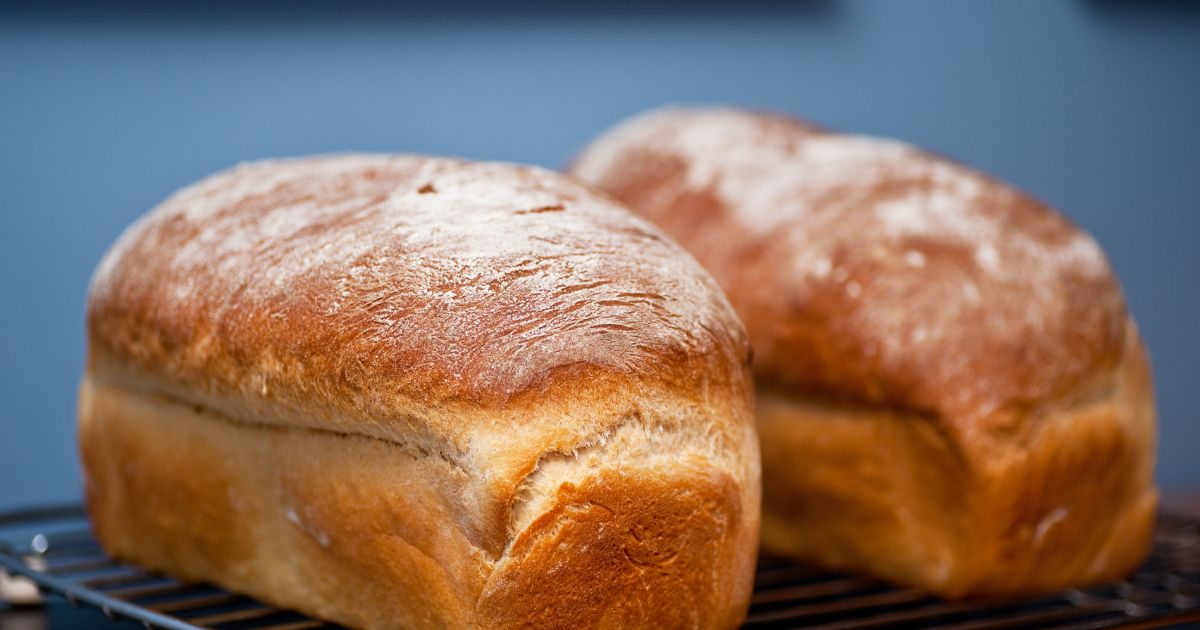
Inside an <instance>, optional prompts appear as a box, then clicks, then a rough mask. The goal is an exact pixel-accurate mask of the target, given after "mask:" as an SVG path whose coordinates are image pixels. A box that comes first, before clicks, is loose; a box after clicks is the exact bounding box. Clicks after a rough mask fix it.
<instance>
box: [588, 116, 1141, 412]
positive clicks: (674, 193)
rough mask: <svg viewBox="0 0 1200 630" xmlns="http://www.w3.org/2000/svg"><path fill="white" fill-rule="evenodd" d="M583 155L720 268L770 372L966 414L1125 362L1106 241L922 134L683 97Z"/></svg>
mask: <svg viewBox="0 0 1200 630" xmlns="http://www.w3.org/2000/svg"><path fill="white" fill-rule="evenodd" d="M571 170H572V172H573V173H574V174H575V175H577V176H579V177H581V178H583V179H585V180H587V181H590V182H592V183H594V184H596V185H598V186H599V187H600V188H601V189H602V190H604V191H606V192H608V193H610V194H612V195H613V196H615V197H616V198H617V199H618V200H620V201H623V202H625V203H626V204H627V205H629V206H630V208H632V209H633V210H635V211H637V212H639V213H641V214H642V215H643V216H646V217H647V218H649V219H650V220H651V221H653V222H655V223H656V224H658V225H659V226H660V227H662V228H664V229H665V230H666V231H667V233H669V234H671V235H672V236H674V237H675V238H677V239H678V240H679V241H680V243H682V244H683V245H684V246H685V247H686V248H688V249H689V250H690V251H691V252H693V253H694V254H695V255H696V256H697V257H698V258H699V259H700V261H701V262H702V263H703V264H704V265H705V266H706V267H707V268H708V269H709V271H711V272H712V273H713V275H714V276H715V277H716V278H717V280H718V282H720V283H721V285H722V286H723V287H724V288H725V290H726V292H727V294H728V295H729V298H730V301H731V302H732V303H733V305H734V307H735V309H736V310H737V311H738V313H739V315H740V316H741V317H742V320H743V322H744V323H745V324H746V328H747V330H748V331H749V333H750V338H751V341H752V342H753V345H754V350H755V370H756V372H757V375H758V376H759V379H760V384H761V385H766V386H767V387H778V388H781V389H782V390H784V391H787V392H793V393H798V394H801V395H806V396H817V397H822V398H824V397H829V398H835V399H840V400H849V401H861V402H864V403H867V404H883V405H889V406H895V407H902V408H905V409H911V410H915V411H917V412H919V413H922V414H931V415H936V416H939V417H942V418H945V419H948V420H950V421H951V422H957V423H961V425H962V427H963V428H965V429H968V430H969V429H970V427H971V426H973V423H978V422H979V421H980V420H981V419H984V418H992V419H1002V418H1004V417H1006V416H1008V417H1019V416H1020V411H1022V410H1026V409H1028V408H1029V407H1030V406H1031V405H1037V404H1039V403H1040V402H1043V401H1046V400H1048V399H1054V398H1055V397H1058V396H1072V395H1076V394H1077V393H1078V392H1079V391H1080V388H1081V387H1082V388H1083V389H1087V388H1088V386H1089V385H1090V384H1091V383H1092V379H1094V378H1096V377H1097V375H1101V376H1102V375H1105V374H1108V373H1111V372H1112V368H1114V367H1115V365H1116V364H1117V362H1118V361H1119V360H1120V356H1121V353H1122V347H1123V341H1124V335H1125V334H1126V332H1125V331H1126V322H1127V319H1128V316H1127V314H1126V310H1125V305H1124V300H1123V297H1122V295H1121V291H1120V288H1119V286H1118V284H1117V282H1116V280H1115V279H1114V276H1113V273H1112V270H1111V269H1110V267H1109V264H1108V263H1107V261H1106V260H1105V257H1104V255H1103V253H1102V252H1101V251H1100V248H1099V247H1098V246H1097V244H1096V242H1095V241H1094V240H1093V239H1092V238H1091V237H1089V236H1088V235H1087V234H1085V233H1084V232H1082V231H1081V230H1080V229H1078V228H1077V227H1075V226H1074V225H1073V224H1072V223H1071V222H1070V221H1069V220H1067V219H1066V218H1064V217H1063V216H1062V215H1060V214H1058V213H1057V212H1055V211H1053V210H1051V209H1050V208H1048V207H1046V206H1045V205H1043V204H1041V203H1039V202H1038V201H1036V200H1034V199H1032V198H1030V197H1029V196H1027V195H1025V194H1023V193H1021V192H1019V191H1017V190H1015V189H1014V188H1012V187H1010V186H1008V185H1005V184H1004V183H1002V182H999V181H997V180H995V179H992V178H990V177H988V176H985V175H983V174H981V173H979V172H977V171H974V170H972V169H970V168H967V167H965V166H962V165H960V164H957V163H955V162H952V161H950V160H947V159H943V158H941V157H937V156H935V155H932V154H930V153H927V152H924V151H921V150H918V149H916V148H914V147H912V146H909V145H906V144H903V143H900V142H896V141H892V140H884V139H877V138H869V137H862V136H850V135H843V134H837V133H832V132H829V131H825V130H823V129H820V128H818V127H815V126H813V125H810V124H807V123H804V122H800V121H797V120H794V119H790V118H786V117H783V116H777V115H769V114H761V113H753V112H748V111H742V110H737V109H725V108H696V109H687V108H683V109H680V108H671V109H664V110H659V111H654V112H651V113H648V114H644V115H641V116H638V117H635V118H633V119H631V120H629V121H627V122H625V123H623V124H621V125H619V126H618V127H616V128H615V129H613V130H611V131H610V132H608V133H606V134H605V135H603V136H601V137H600V138H599V139H597V140H596V141H595V142H594V143H593V144H592V145H591V146H589V147H588V148H587V149H586V150H585V151H584V152H583V153H582V154H581V155H580V156H578V158H577V160H576V161H575V163H574V165H573V167H572V169H571ZM1009 412H1011V413H1009Z"/></svg>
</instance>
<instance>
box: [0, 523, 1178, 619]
mask: <svg viewBox="0 0 1200 630" xmlns="http://www.w3.org/2000/svg"><path fill="white" fill-rule="evenodd" d="M0 569H2V571H0V596H3V598H7V599H8V600H10V601H13V600H15V601H18V602H21V601H24V602H26V603H34V602H35V601H36V600H37V599H38V598H40V597H41V596H42V595H43V594H53V595H56V596H61V597H63V598H65V599H66V600H67V601H68V602H70V603H71V604H72V605H90V606H95V607H97V608H99V609H100V610H102V611H104V613H105V614H106V615H107V616H109V617H110V618H113V619H116V618H128V619H132V620H135V621H139V622H141V623H142V624H144V625H145V626H146V627H147V628H166V629H169V630H184V629H195V628H215V629H222V630H226V629H228V630H234V629H238V630H242V629H249V628H256V629H271V630H307V629H310V628H336V627H338V626H335V625H333V624H329V623H326V622H323V621H319V620H315V619H311V618H308V617H305V616H303V615H301V614H299V613H296V612H293V611H288V610H281V609H278V608H274V607H271V606H268V605H266V604H263V603H260V602H257V601H255V600H253V599H251V598H249V597H246V596H243V595H239V594H236V593H231V592H229V591H226V590H223V589H220V588H217V587H214V586H210V585H204V584H186V583H181V582H178V581H176V580H173V579H171V578H170V577H167V576H164V575H161V574H156V573H152V572H148V571H145V570H143V569H140V568H138V567H136V566H131V565H126V564H122V563H120V562H117V561H115V560H113V559H111V558H109V557H107V556H106V555H105V554H104V552H103V550H102V549H101V548H100V546H99V545H98V544H97V542H96V540H95V539H94V538H93V537H92V534H91V531H90V529H89V528H88V523H87V519H86V517H85V515H84V512H83V509H82V507H80V506H77V505H71V506H58V507H49V508H42V509H35V510H25V511H21V512H11V513H8V514H0ZM1193 623H1194V624H1200V521H1194V520H1190V519H1186V518H1182V517H1178V516H1170V515H1164V516H1162V517H1161V518H1160V519H1159V525H1158V530H1157V532H1156V536H1155V545H1154V550H1153V552H1152V553H1151V556H1150V557H1149V558H1148V559H1147V561H1146V562H1145V564H1144V565H1143V566H1142V568H1141V569H1140V570H1139V571H1138V572H1137V573H1136V574H1135V575H1133V576H1130V577H1129V579H1128V580H1126V581H1123V582H1119V583H1116V584H1109V585H1105V586H1100V587H1095V588H1089V589H1071V590H1067V591H1063V592H1061V593H1057V594H1054V595H1051V596H1046V597H1038V598H1026V599H1020V600H1009V601H996V600H967V601H958V602H948V601H944V600H940V599H937V598H934V597H931V596H929V595H926V594H924V593H922V592H920V591H917V590H913V589H903V588H896V587H893V586H889V585H886V584H883V583H881V582H878V581H875V580H871V579H869V578H865V577H861V576H855V575H846V574H837V573H829V572H824V571H818V570H814V569H812V568H810V567H805V566H802V565H799V564H796V563H793V562H789V561H786V560H779V559H775V558H762V559H761V560H760V563H759V568H758V575H757V578H756V583H755V591H754V598H753V600H752V603H751V607H750V615H749V617H748V618H747V620H746V626H745V627H746V628H754V629H766V628H797V627H810V628H822V629H825V630H831V629H834V628H851V627H853V628H871V627H889V628H893V627H910V628H929V627H936V628H952V629H955V630H965V629H972V630H982V629H989V630H990V629H994V628H1018V627H1019V628H1029V627H1069V628H1106V627H1128V628H1153V627H1164V626H1171V625H1180V624H1193Z"/></svg>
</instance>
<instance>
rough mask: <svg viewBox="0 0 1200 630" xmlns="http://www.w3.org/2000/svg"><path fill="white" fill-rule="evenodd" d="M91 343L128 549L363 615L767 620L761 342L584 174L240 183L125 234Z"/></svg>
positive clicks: (324, 171) (95, 492)
mask: <svg viewBox="0 0 1200 630" xmlns="http://www.w3.org/2000/svg"><path fill="white" fill-rule="evenodd" d="M438 195H440V196H442V199H441V200H439V201H436V202H434V201H430V200H429V199H428V198H429V197H430V196H438ZM431 203H432V204H434V205H433V206H431V207H427V206H426V204H431ZM498 230H506V232H505V233H503V234H502V235H501V234H499V233H498V232H497V231H498ZM88 332H89V356H88V363H87V369H86V373H85V377H84V383H83V386H82V389H81V397H80V448H81V453H82V456H83V464H84V472H85V478H86V482H87V493H88V503H89V509H90V511H91V515H92V518H93V522H94V524H95V527H96V531H97V535H98V537H99V539H100V541H101V543H102V544H103V545H104V546H105V548H106V549H107V550H109V551H110V552H111V553H113V554H115V555H116V556H118V557H121V558H126V559H129V560H132V561H135V562H138V563H142V564H145V565H147V566H150V567H154V568H157V569H161V570H164V571H168V572H171V573H174V574H177V575H180V576H183V577H185V578H190V579H196V580H205V581H212V582H216V583H218V584H222V585H224V586H227V587H229V588H233V589H236V590H239V591H243V592H247V593H250V594H252V595H254V596H257V597H260V598H262V599H264V600H265V601H268V602H272V603H275V604H277V605H280V606H286V607H291V608H295V609H299V610H302V611H304V612H308V613H311V614H314V615H318V616H321V617H324V618H327V619H332V620H335V621H338V622H341V623H345V624H349V625H353V626H363V627H510V626H517V625H521V626H526V625H530V624H532V625H534V626H537V627H579V626H580V625H583V626H600V627H617V626H631V625H633V626H646V627H650V626H671V627H693V628H723V627H732V626H734V625H736V624H737V623H738V622H739V621H740V619H741V618H742V617H743V616H744V614H745V610H746V608H747V606H748V603H749V597H750V591H751V587H752V584H751V582H752V577H753V570H754V558H755V555H756V547H757V538H758V519H759V494H760V486H759V483H760V471H759V455H758V447H757V440H756V437H755V433H754V423H753V412H752V407H753V388H752V385H751V383H750V373H749V367H748V360H749V350H748V347H747V342H746V338H745V335H744V332H742V331H741V327H740V324H739V323H738V320H737V319H736V317H735V316H734V315H733V313H732V310H731V309H730V308H729V306H728V304H727V303H726V302H725V300H724V297H723V296H722V294H721V293H720V290H719V289H717V288H716V285H715V283H713V281H712V280H711V278H709V277H708V276H707V275H706V273H705V272H704V271H703V270H702V269H701V268H700V267H699V265H697V264H696V263H695V261H694V260H692V259H691V258H690V257H689V256H688V255H687V254H686V253H684V252H683V251H682V250H680V249H679V248H678V247H677V246H675V245H673V244H672V243H671V242H670V241H668V240H667V239H665V238H664V237H663V236H662V235H661V234H660V233H659V232H658V231H657V230H656V229H655V228H653V227H652V226H650V225H649V224H646V223H644V222H642V221H640V220H638V219H636V218H634V217H632V216H630V215H629V214H628V213H627V212H625V211H624V210H622V209H621V208H620V207H619V206H616V205H615V204H612V203H611V202H608V201H605V200H603V199H602V198H600V197H598V196H596V195H594V194H593V193H591V192H589V191H588V190H586V189H585V188H583V187H581V186H578V185H577V184H574V183H571V182H569V181H568V180H566V179H565V178H563V177H561V176H558V175H555V174H553V173H549V172H547V171H542V170H539V169H533V168H526V167H517V166H510V165H497V164H472V163H467V162H462V161H457V160H445V159H434V158H421V157H415V156H340V157H324V158H312V159H306V160H295V161H283V162H270V163H260V164H252V165H246V166H242V167H239V168H238V169H235V170H233V171H230V172H227V173H223V174H219V175H217V176H214V177H212V178H209V179H207V180H205V181H202V182H200V183H198V184H196V185H194V186H192V187H190V188H188V189H185V190H183V191H181V192H180V193H177V194H176V195H175V196H173V197H172V198H171V199H169V200H168V201H166V202H165V203H164V204H163V205H162V206H160V207H159V208H157V209H156V210H155V211H153V212H152V213H151V214H149V215H148V216H147V217H146V218H144V219H142V220H141V221H140V222H139V223H138V224H136V225H135V226H134V227H132V228H131V229H130V230H129V231H128V232H127V233H126V234H125V235H124V236H122V238H121V240H120V241H119V242H118V244H117V245H116V246H115V247H114V249H113V250H112V251H111V252H110V253H109V254H108V255H107V256H106V258H105V260H104V262H102V263H101V266H100V268H99V269H98V270H97V274H96V277H95V279H94V280H93V285H92V290H91V293H90V296H89V304H88ZM595 506H600V507H595ZM597 510H599V511H597ZM671 598H676V599H675V600H672V599H671ZM672 601H676V602H677V603H674V604H672V603H671V602H672ZM684 602H687V603H686V604H685V603H684ZM695 602H700V604H698V605H697V604H696V603H695Z"/></svg>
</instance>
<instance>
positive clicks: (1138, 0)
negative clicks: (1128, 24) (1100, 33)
mask: <svg viewBox="0 0 1200 630" xmlns="http://www.w3.org/2000/svg"><path fill="white" fill-rule="evenodd" d="M1083 4H1084V6H1086V7H1088V8H1089V9H1091V10H1092V12H1094V13H1095V14H1097V15H1099V16H1100V17H1103V18H1106V19H1111V20H1180V19H1184V20H1200V2H1196V1H1195V0H1084V2H1083Z"/></svg>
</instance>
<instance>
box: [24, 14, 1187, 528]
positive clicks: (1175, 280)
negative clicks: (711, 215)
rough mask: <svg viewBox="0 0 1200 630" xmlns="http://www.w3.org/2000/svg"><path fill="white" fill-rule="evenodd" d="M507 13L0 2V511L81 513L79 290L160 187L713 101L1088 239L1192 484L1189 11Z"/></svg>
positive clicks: (558, 144) (511, 140)
mask: <svg viewBox="0 0 1200 630" xmlns="http://www.w3.org/2000/svg"><path fill="white" fill-rule="evenodd" d="M435 4H436V3H435ZM506 4H508V3H500V2H495V3H482V4H477V3H467V2H461V1H460V2H452V3H451V4H450V5H449V6H448V7H446V6H445V5H440V7H441V8H429V7H426V6H416V5H417V3H403V2H401V3H398V4H394V5H393V4H389V3H370V2H365V3H364V2H359V3H350V4H349V5H347V4H339V3H333V2H330V3H329V4H323V3H319V2H303V3H296V4H293V3H285V2H269V1H268V2H266V3H265V4H256V5H254V7H253V8H251V9H246V8H239V5H238V4H236V3H232V2H224V3H216V4H211V5H202V4H201V3H188V2H182V3H170V6H171V8H170V9H161V8H158V6H157V5H156V4H155V3H152V2H125V3H120V2H119V3H117V4H116V5H115V6H111V5H110V6H109V7H108V8H106V9H104V10H97V9H93V8H90V7H89V6H88V5H87V4H86V3H82V2H81V3H78V4H71V3H62V2H57V3H56V2H50V3H49V4H48V5H47V4H37V3H29V4H26V5H22V6H13V5H8V6H0V401H2V403H3V404H2V405H0V507H4V506H11V505H15V504H24V503H29V502H35V501H44V500H53V499H69V498H74V497H77V496H78V486H79V481H78V467H77V465H76V463H75V450H74V443H73V423H74V419H73V416H74V405H75V386H76V383H77V379H78V376H79V373H80V368H81V364H82V357H83V335H82V314H83V300H84V292H85V288H86V286H87V281H88V278H89V275H90V273H91V270H92V268H93V267H94V265H95V264H96V262H97V261H98V260H99V258H100V256H101V254H102V253H103V251H104V249H105V247H106V246H107V245H108V244H109V243H110V242H111V241H112V240H113V239H114V238H115V237H116V236H117V234H118V233H119V232H120V230H121V229H122V228H123V227H124V226H125V225H126V224H128V223H129V222H130V221H132V220H133V219H134V218H136V217H137V216H138V215H140V214H141V213H143V212H144V211H146V210H147V209H149V208H150V207H152V206H153V205H154V204H155V203H156V202H158V201H159V200H161V199H162V198H163V197H165V196H166V195H167V194H169V193H170V192H171V191H172V190H174V189H175V188H177V187H179V186H181V185H183V184H186V183H188V182H191V181H193V180H195V179H197V178H199V177H201V176H203V175H205V174H207V173H210V172H212V171H214V170H216V169H220V168H223V167H225V166H228V165H231V164H233V163H235V162H237V161H240V160H248V159H254V158H260V157H267V156H280V155H291V154H301V153H312V152H327V151H342V150H350V149H354V150H369V151H414V152H429V153H443V154H457V155H464V156H469V157H475V158H487V159H500V160H514V161H522V162H535V163H540V164H545V165H551V166H554V165H560V164H562V163H563V161H564V160H565V158H566V157H567V156H568V155H569V154H570V153H571V152H572V151H573V150H574V149H576V148H577V147H579V146H580V145H581V143H583V142H584V141H585V140H586V139H588V138H589V136H591V135H592V134H594V133H597V132H598V131H599V130H601V129H602V128H604V127H605V126H606V125H608V124H610V123H612V122H614V121H616V120H618V119H619V118H621V117H623V116H625V115H628V114H631V113H633V112H636V111H638V110H641V109H643V108H647V107H651V106H654V105H658V104H661V103H664V102H712V101H720V102H730V103H741V104H748V105H753V106H760V107H769V108H773V109H779V110H783V111H788V112H793V113H796V114H802V115H805V116H808V117H811V118H813V119H815V120H818V121H821V122H823V123H825V124H827V125H831V126H834V127H839V128H844V129H849V130H857V131H863V132H872V133H877V134H885V135H891V136H896V137H900V138H904V139H907V140H910V141H913V142H916V143H919V144H922V145H925V146H928V147H930V148H932V149H934V150H937V151H939V152H941V153H944V154H948V155H952V156H955V157H958V158H960V159H962V160H965V161H967V162H969V163H972V164H975V165H977V166H979V167H982V168H984V169H986V170H989V171H992V172H993V173H995V174H997V175H999V176H1001V177H1003V178H1005V179H1007V180H1009V181H1011V182H1014V183H1016V184H1017V185H1019V186H1021V187H1023V188H1025V189H1027V190H1029V191H1031V192H1033V193H1034V194H1036V195H1037V196H1039V197H1041V198H1043V199H1045V200H1047V201H1049V202H1051V203H1052V204H1054V205H1055V206H1058V207H1059V208H1062V209H1063V210H1064V211H1065V212H1066V213H1067V214H1069V215H1070V216H1072V217H1073V218H1075V219H1076V220H1077V221H1078V222H1079V223H1081V224H1083V225H1084V226H1085V227H1086V228H1088V229H1089V230H1091V231H1092V232H1093V233H1094V234H1095V235H1096V236H1097V237H1098V238H1099V240H1100V242H1101V243H1102V244H1103V245H1104V247H1105V248H1106V249H1107V251H1108V252H1109V254H1110V256H1111V258H1112V260H1113V263H1114V265H1115V266H1116V269H1117V270H1118V272H1119V274H1120V276H1121V278H1122V281H1123V282H1124V285H1125V289H1126V292H1127V294H1128V297H1129V301H1130V303H1131V306H1132V309H1133V312H1134V313H1135V315H1136V316H1137V318H1138V320H1139V322H1140V323H1141V326H1142V328H1143V331H1144V333H1145V336H1146V338H1147V340H1148V342H1149V345H1150V349H1151V352H1152V355H1153V360H1154V366H1155V370H1156V376H1157V383H1158V392H1159V401H1160V410H1161V416H1162V444H1161V447H1160V449H1159V450H1160V467H1159V478H1160V480H1161V481H1162V482H1163V483H1164V484H1165V485H1166V486H1167V487H1168V488H1169V489H1170V488H1179V487H1186V486H1200V462H1198V461H1197V457H1196V449H1197V447H1198V446H1200V424H1198V423H1197V422H1196V419H1197V415H1196V414H1197V412H1196V410H1195V409H1196V407H1197V405H1200V384H1197V383H1196V382H1195V379H1196V376H1195V372H1196V367H1197V359H1196V357H1197V356H1200V330H1198V327H1197V326H1196V325H1195V323H1194V321H1195V318H1196V315H1195V314H1196V313H1197V312H1200V297H1198V293H1200V282H1198V281H1197V278H1196V274H1197V273H1198V272H1200V254H1197V249H1196V242H1195V240H1196V239H1197V238H1200V212H1198V210H1200V207H1198V206H1200V204H1198V202H1197V192H1196V191H1197V185H1198V184H1200V122H1198V121H1197V118H1198V117H1200V4H1192V5H1189V4H1185V3H1170V2H1168V3H1162V2H1134V1H1131V2H1129V3H1121V2H1107V1H1100V0H1092V1H1086V0H1077V1H1072V0H1061V1H1055V2H1043V1H1021V2H1016V1H1010V2H994V3H988V4H982V3H964V2H934V1H924V2H904V3H898V2H883V1H877V2H848V3H844V4H842V3H832V2H819V1H816V2H810V3H807V4H803V5H800V6H799V7H789V6H787V5H786V4H782V3H775V2H766V3H763V2H755V1H753V0H743V1H742V2H740V3H738V4H737V6H736V7H733V8H722V7H719V6H703V7H701V8H699V9H697V8H695V7H694V6H692V4H691V3H683V2H667V3H661V2H660V3H650V4H649V5H648V6H647V5H645V3H641V2H633V1H623V2H616V3H615V4H614V3H604V5H605V6H604V7H603V8H601V7H600V6H584V7H571V8H568V7H563V6H560V4H559V3H554V2H533V3H532V4H529V3H525V4H522V5H521V8H520V9H519V10H518V12H517V13H515V14H511V13H506V12H505V11H504V8H503V7H504V6H505V5H506ZM410 5H412V6H410ZM346 7H348V8H346Z"/></svg>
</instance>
